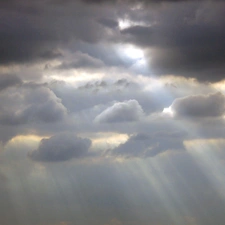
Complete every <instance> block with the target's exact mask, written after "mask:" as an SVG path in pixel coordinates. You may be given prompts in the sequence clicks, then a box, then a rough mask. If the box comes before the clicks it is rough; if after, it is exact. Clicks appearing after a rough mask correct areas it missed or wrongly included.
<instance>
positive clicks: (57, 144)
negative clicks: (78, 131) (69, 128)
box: [28, 134, 91, 162]
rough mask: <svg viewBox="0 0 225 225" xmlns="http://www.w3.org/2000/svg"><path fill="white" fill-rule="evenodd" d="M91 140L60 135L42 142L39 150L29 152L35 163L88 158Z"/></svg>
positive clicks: (70, 135) (72, 135) (71, 135)
mask: <svg viewBox="0 0 225 225" xmlns="http://www.w3.org/2000/svg"><path fill="white" fill-rule="evenodd" d="M90 146H91V140H89V139H85V138H80V137H77V136H76V135H74V134H59V135H55V136H52V137H50V138H48V139H46V138H44V139H42V140H41V142H40V144H39V146H38V148H37V149H36V150H34V151H32V152H29V154H28V156H29V157H30V158H31V159H32V160H34V161H44V162H58V161H66V160H69V159H72V158H81V157H84V156H87V154H88V149H89V148H90Z"/></svg>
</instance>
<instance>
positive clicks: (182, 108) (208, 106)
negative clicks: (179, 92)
mask: <svg viewBox="0 0 225 225" xmlns="http://www.w3.org/2000/svg"><path fill="white" fill-rule="evenodd" d="M171 110H172V112H173V113H174V114H175V116H177V117H198V118H204V117H221V116H223V115H224V113H225V96H224V95H223V94H222V93H220V92H217V93H213V94H209V95H192V96H187V97H183V98H177V99H175V100H174V101H173V103H172V105H171Z"/></svg>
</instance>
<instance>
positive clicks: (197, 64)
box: [121, 1, 225, 82]
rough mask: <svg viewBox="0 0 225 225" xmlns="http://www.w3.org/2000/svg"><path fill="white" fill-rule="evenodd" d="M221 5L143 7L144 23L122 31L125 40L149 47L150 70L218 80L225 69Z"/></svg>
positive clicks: (181, 3)
mask: <svg viewBox="0 0 225 225" xmlns="http://www.w3.org/2000/svg"><path fill="white" fill-rule="evenodd" d="M224 9H225V4H224V2H223V1H218V2H215V1H213V2H211V1H198V2H197V1H178V2H177V3H173V4H166V5H165V6H164V7H158V8H154V9H152V13H151V12H147V11H146V13H145V14H144V15H143V16H142V17H138V18H139V20H140V18H142V19H143V20H144V21H145V22H146V24H147V25H131V26H130V27H128V28H126V29H123V30H122V31H121V32H122V34H124V36H125V37H126V40H127V41H131V42H133V43H135V44H136V45H138V46H142V47H143V48H145V49H148V53H147V54H146V55H148V57H149V65H150V68H151V71H153V73H155V74H158V75H166V74H174V75H178V76H180V75H183V76H187V77H195V78H197V79H199V80H201V81H202V80H204V81H212V82H214V81H219V80H222V79H224V76H223V74H224V71H225V67H224V63H223V62H224V59H225V55H224V52H225V51H224V49H225V45H224V41H223V40H224V38H223V37H224V35H225V33H224V29H222V27H224V24H225V20H224V18H223V16H222V15H223V14H224ZM153 10H155V11H154V12H153ZM150 11H151V9H150ZM151 15H152V16H151ZM130 18H131V19H132V14H131V15H130ZM137 21H138V19H137Z"/></svg>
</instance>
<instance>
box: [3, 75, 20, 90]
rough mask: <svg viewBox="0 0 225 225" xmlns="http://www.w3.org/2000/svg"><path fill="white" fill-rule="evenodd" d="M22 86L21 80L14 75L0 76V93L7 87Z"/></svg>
mask: <svg viewBox="0 0 225 225" xmlns="http://www.w3.org/2000/svg"><path fill="white" fill-rule="evenodd" d="M18 84H22V80H21V79H20V78H19V77H18V76H16V75H14V74H2V75H0V91H1V90H4V89H6V88H8V87H11V86H15V85H18Z"/></svg>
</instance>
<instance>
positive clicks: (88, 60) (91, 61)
mask: <svg viewBox="0 0 225 225" xmlns="http://www.w3.org/2000/svg"><path fill="white" fill-rule="evenodd" d="M72 60H73V61H71V62H68V61H66V62H62V63H61V64H60V65H59V66H57V67H56V68H57V69H60V70H68V69H79V68H84V69H85V68H86V69H94V68H102V67H103V66H104V63H103V62H102V61H101V60H100V59H96V58H93V57H91V56H90V55H88V54H85V53H82V52H77V53H76V54H74V55H73V59H72Z"/></svg>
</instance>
